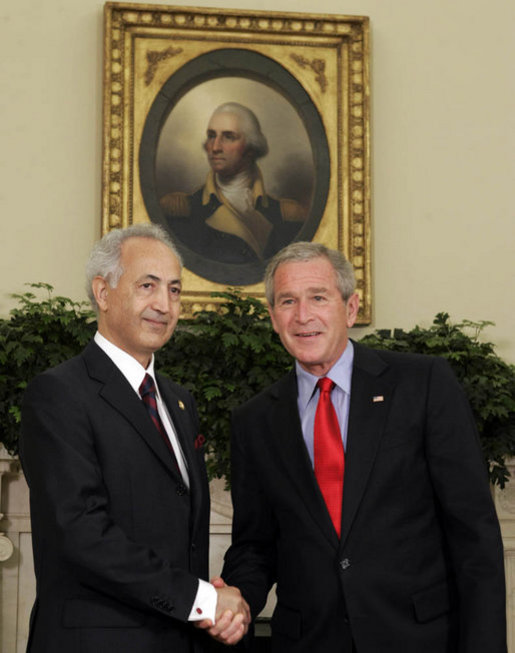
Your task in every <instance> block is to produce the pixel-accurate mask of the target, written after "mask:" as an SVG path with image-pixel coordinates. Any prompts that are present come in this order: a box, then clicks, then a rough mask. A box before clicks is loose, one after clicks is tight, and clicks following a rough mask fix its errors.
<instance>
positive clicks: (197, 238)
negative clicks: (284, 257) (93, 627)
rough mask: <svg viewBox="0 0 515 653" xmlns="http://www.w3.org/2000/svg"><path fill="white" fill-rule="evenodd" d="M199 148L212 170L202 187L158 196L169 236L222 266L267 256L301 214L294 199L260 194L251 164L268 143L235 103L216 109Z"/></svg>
mask: <svg viewBox="0 0 515 653" xmlns="http://www.w3.org/2000/svg"><path fill="white" fill-rule="evenodd" d="M204 149H205V151H206V154H207V158H208V162H209V165H210V166H211V172H210V173H209V175H208V178H207V181H206V183H205V185H204V186H203V187H202V188H200V189H199V190H197V191H196V192H195V193H193V194H192V195H188V194H187V193H169V194H167V195H165V196H164V197H162V198H161V208H162V209H163V212H164V214H165V217H166V219H167V224H168V226H169V227H170V230H171V232H172V233H173V234H174V235H175V236H177V238H178V239H179V240H180V241H181V242H182V243H183V244H184V245H186V246H187V247H189V248H190V249H192V250H193V251H195V252H196V253H197V254H200V255H202V256H204V257H205V258H208V259H215V260H216V261H219V262H222V263H234V264H240V263H249V262H256V261H258V262H260V261H263V260H266V259H268V258H270V257H271V256H272V255H273V254H275V252H277V251H278V250H279V249H280V248H281V247H283V246H284V245H286V244H287V243H288V242H290V241H291V240H292V239H293V237H294V236H295V234H296V233H297V232H298V231H299V229H300V228H301V226H302V224H303V221H304V220H305V217H306V216H305V211H304V209H303V207H302V206H301V205H300V204H299V203H298V202H297V201H295V200H293V199H280V200H277V199H275V198H273V197H271V196H270V195H268V194H267V193H266V192H265V187H264V183H263V177H262V174H261V171H260V169H259V167H258V165H257V163H256V161H257V160H258V159H259V158H261V157H263V156H265V155H266V154H267V153H268V143H267V140H266V137H265V135H264V134H263V132H262V131H261V126H260V124H259V121H258V119H257V117H256V115H255V114H254V112H253V111H251V110H250V109H249V108H248V107H246V106H243V105H242V104H238V103H237V102H227V103H225V104H222V105H220V106H219V107H217V108H216V109H215V111H214V113H213V115H212V116H211V118H210V120H209V124H208V126H207V138H206V140H205V142H204Z"/></svg>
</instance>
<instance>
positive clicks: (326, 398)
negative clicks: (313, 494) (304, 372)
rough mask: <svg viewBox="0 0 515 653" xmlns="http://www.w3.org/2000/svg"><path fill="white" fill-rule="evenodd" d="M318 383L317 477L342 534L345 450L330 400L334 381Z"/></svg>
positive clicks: (315, 450)
mask: <svg viewBox="0 0 515 653" xmlns="http://www.w3.org/2000/svg"><path fill="white" fill-rule="evenodd" d="M317 385H318V387H319V388H320V397H319V399H318V405H317V410H316V413H315V444H314V452H315V476H316V478H317V481H318V485H319V487H320V490H321V492H322V495H323V497H324V499H325V503H326V506H327V510H328V511H329V515H330V516H331V520H332V522H333V524H334V528H335V530H336V532H337V533H338V537H340V534H341V532H340V531H341V521H342V496H343V474H344V469H345V453H344V450H343V442H342V436H341V432H340V425H339V424H338V417H337V416H336V411H335V409H334V406H333V402H332V401H331V391H332V389H333V388H334V382H333V381H331V379H328V378H327V377H324V378H323V379H319V380H318V383H317Z"/></svg>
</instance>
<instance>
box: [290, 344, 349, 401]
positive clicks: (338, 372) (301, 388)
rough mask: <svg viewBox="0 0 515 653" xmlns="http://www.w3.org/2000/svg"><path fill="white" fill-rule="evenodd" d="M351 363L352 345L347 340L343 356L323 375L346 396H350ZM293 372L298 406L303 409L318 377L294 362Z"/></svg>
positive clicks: (311, 394)
mask: <svg viewBox="0 0 515 653" xmlns="http://www.w3.org/2000/svg"><path fill="white" fill-rule="evenodd" d="M353 361H354V345H353V344H352V342H351V340H348V341H347V346H346V347H345V350H344V352H343V354H342V355H341V356H340V358H339V359H338V360H337V361H336V363H335V364H334V365H333V366H332V367H331V369H330V370H329V372H328V373H327V374H326V375H325V376H327V377H328V378H329V379H331V381H334V383H335V384H336V385H337V386H338V387H339V388H340V389H341V390H343V391H344V392H346V393H347V394H348V395H350V387H351V379H352V363H353ZM295 372H296V374H297V387H298V393H299V405H300V406H302V407H303V408H305V407H306V406H307V405H308V402H309V400H310V399H311V397H312V396H313V393H314V391H315V387H316V384H317V381H318V379H319V378H320V377H318V376H315V375H314V374H310V373H309V372H307V371H306V370H305V369H304V368H303V367H301V366H300V364H299V363H298V361H295Z"/></svg>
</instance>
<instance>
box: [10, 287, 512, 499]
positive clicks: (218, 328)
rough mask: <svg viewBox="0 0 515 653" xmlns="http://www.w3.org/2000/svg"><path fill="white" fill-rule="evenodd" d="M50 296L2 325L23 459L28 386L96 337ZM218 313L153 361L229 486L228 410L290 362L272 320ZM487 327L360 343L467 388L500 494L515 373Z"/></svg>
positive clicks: (257, 306) (237, 307) (186, 324)
mask: <svg viewBox="0 0 515 653" xmlns="http://www.w3.org/2000/svg"><path fill="white" fill-rule="evenodd" d="M30 286H31V287H32V288H34V289H38V290H43V291H46V295H47V296H46V297H45V298H44V299H42V300H38V299H37V298H36V295H35V294H34V293H32V292H27V293H25V294H21V295H14V297H16V298H17V299H18V302H19V306H18V307H17V308H15V309H13V310H12V311H11V314H10V317H9V318H8V319H5V320H1V319H0V366H1V372H0V424H1V429H2V430H1V431H0V442H3V444H4V445H5V447H6V448H7V450H8V451H9V452H10V453H12V454H16V453H17V441H18V432H19V421H20V404H21V397H22V394H23V390H24V389H25V387H26V385H27V382H28V381H29V380H30V379H31V378H32V377H33V376H34V375H35V374H37V373H38V372H40V371H42V370H44V369H46V368H48V367H50V366H53V365H56V364H58V363H60V362H62V361H64V360H66V359H68V358H70V357H71V356H74V355H75V354H77V353H79V352H80V351H81V350H82V348H83V347H84V346H85V344H86V343H87V342H88V341H89V340H90V338H91V337H92V335H93V333H94V331H95V328H96V324H95V320H94V315H93V313H92V312H91V310H90V309H89V308H88V307H87V305H86V304H84V303H77V302H73V301H72V300H71V299H68V298H66V297H53V296H52V287H51V286H49V285H48V284H43V283H38V284H30ZM214 296H216V297H218V298H220V299H222V300H223V301H222V303H221V306H220V310H219V311H218V312H213V311H201V312H199V313H197V314H196V315H195V318H194V319H188V320H180V321H179V324H178V326H177V329H176V331H175V334H174V336H173V338H172V339H171V341H170V342H169V343H168V344H167V345H166V346H165V347H163V349H162V350H160V351H159V352H158V353H157V355H156V359H157V360H156V367H157V368H158V369H159V370H160V371H161V372H162V373H164V374H166V375H168V376H170V377H171V378H173V379H174V380H175V381H177V382H178V383H181V384H183V385H185V386H186V387H187V388H188V389H189V390H190V391H191V392H192V393H193V394H194V396H195V398H196V399H197V405H198V409H199V414H200V421H201V429H202V431H203V433H204V435H205V437H206V440H207V442H206V446H207V452H208V458H207V464H208V473H209V477H210V478H215V477H218V478H221V477H225V478H226V480H227V482H229V480H230V479H229V477H230V467H229V457H230V452H229V446H230V441H229V433H230V414H231V410H232V409H233V408H234V407H235V406H237V405H239V404H241V403H243V402H244V401H246V400H247V399H249V398H250V397H252V396H253V395H254V394H256V393H257V392H259V391H260V390H262V389H263V388H264V387H266V386H267V385H269V384H270V383H273V382H274V381H275V380H277V379H278V378H279V377H281V376H282V375H283V374H284V373H285V372H286V371H287V370H288V369H290V368H291V366H292V359H291V357H290V356H289V354H287V353H286V352H285V350H284V349H283V347H282V345H281V343H280V341H279V339H278V338H277V336H276V334H275V333H274V331H273V329H272V327H271V325H270V320H269V319H268V316H267V311H266V309H265V307H264V306H263V304H262V303H261V302H260V301H258V300H257V299H255V298H252V297H247V296H244V295H242V294H241V293H240V292H238V291H237V290H234V289H228V290H227V291H226V292H222V293H215V295H214ZM489 324H491V322H470V321H467V320H465V321H463V322H461V323H459V324H451V323H450V321H449V316H448V314H447V313H439V314H438V315H437V316H436V318H435V320H434V322H433V325H432V326H431V327H430V328H428V329H423V328H421V327H418V326H417V327H415V328H414V329H412V330H411V331H403V330H401V329H394V330H393V331H389V330H379V331H376V332H375V333H373V334H370V335H368V336H365V337H364V338H362V340H361V342H363V343H365V344H367V345H369V346H371V347H376V348H380V349H391V350H395V351H411V352H419V353H424V354H433V355H438V356H444V357H445V358H447V360H448V361H449V363H450V364H451V366H452V367H453V369H454V371H455V373H456V374H457V376H458V378H459V379H460V381H461V382H462V384H463V386H464V387H465V391H466V393H467V395H468V398H469V400H470V403H471V405H472V410H473V412H474V415H475V418H476V422H477V426H478V430H479V433H480V436H481V443H482V447H483V452H484V454H485V458H486V460H487V462H488V466H489V473H490V479H491V481H492V482H493V483H496V484H498V485H499V486H500V487H504V485H505V483H506V481H507V479H508V477H509V472H508V469H507V467H506V459H507V458H508V457H510V456H513V455H515V367H514V366H513V365H509V364H507V363H505V362H504V361H503V360H501V359H500V358H499V357H498V356H497V355H496V353H495V351H494V347H493V345H492V344H491V343H488V342H481V341H480V340H479V337H480V335H481V332H482V331H483V329H484V328H485V327H486V326H488V325H489Z"/></svg>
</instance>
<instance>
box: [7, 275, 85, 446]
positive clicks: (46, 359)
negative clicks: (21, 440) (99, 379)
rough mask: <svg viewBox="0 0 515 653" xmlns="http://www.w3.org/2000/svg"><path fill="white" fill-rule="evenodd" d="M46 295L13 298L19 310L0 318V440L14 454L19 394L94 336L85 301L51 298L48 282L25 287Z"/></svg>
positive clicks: (76, 351) (26, 295) (17, 432)
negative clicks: (39, 374) (41, 374)
mask: <svg viewBox="0 0 515 653" xmlns="http://www.w3.org/2000/svg"><path fill="white" fill-rule="evenodd" d="M27 285H28V286H30V287H31V288H33V289H35V290H40V291H41V290H42V291H46V297H45V298H44V299H41V300H38V299H37V297H36V295H35V294H34V293H33V292H30V291H29V292H26V293H23V294H21V295H19V294H14V295H13V297H14V298H15V299H17V300H18V307H17V308H14V309H13V310H12V311H11V313H10V319H7V320H4V319H1V320H0V429H1V430H0V442H1V443H3V445H4V446H5V448H6V449H7V451H8V452H9V453H11V454H16V453H17V452H18V434H19V427H20V406H21V400H22V395H23V391H24V390H25V388H26V386H27V383H28V382H29V381H30V379H31V378H32V377H34V376H35V375H36V374H38V373H39V372H42V371H43V370H45V369H47V368H48V367H53V366H54V365H57V364H59V363H62V362H63V361H65V360H66V359H68V358H71V357H72V356H75V354H77V353H78V352H79V351H81V350H82V348H83V347H84V346H85V344H86V343H87V342H88V340H90V338H91V337H92V335H93V333H94V332H95V316H94V313H93V312H92V311H91V310H90V309H88V308H87V304H86V303H85V302H82V303H79V302H74V301H72V300H71V299H68V298H67V297H54V296H52V291H53V288H52V286H50V285H49V284H47V283H30V284H27Z"/></svg>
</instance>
